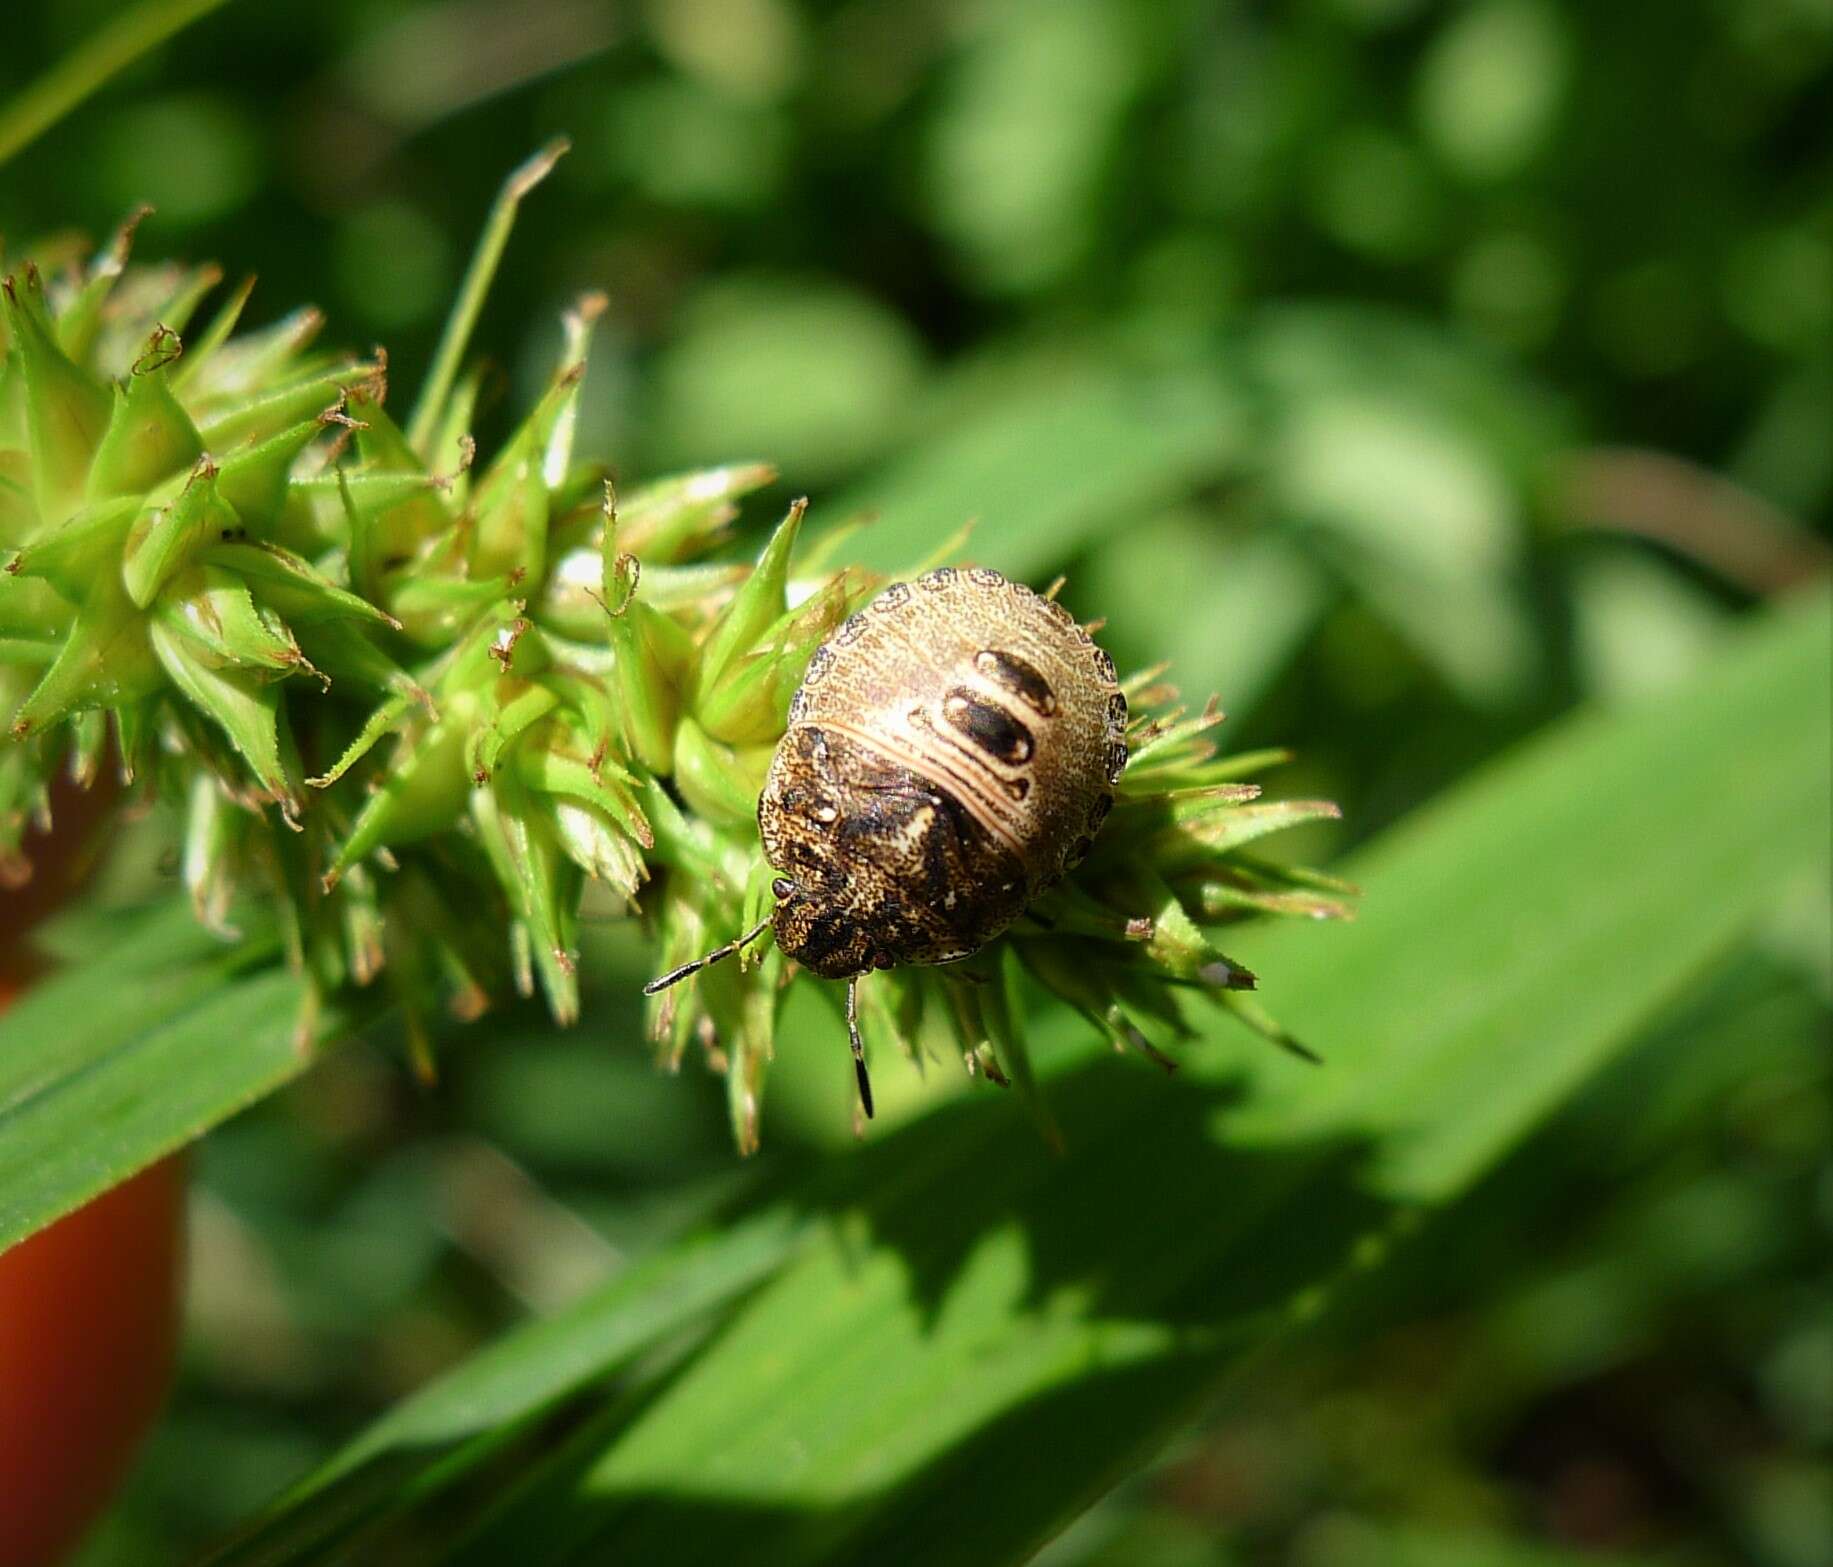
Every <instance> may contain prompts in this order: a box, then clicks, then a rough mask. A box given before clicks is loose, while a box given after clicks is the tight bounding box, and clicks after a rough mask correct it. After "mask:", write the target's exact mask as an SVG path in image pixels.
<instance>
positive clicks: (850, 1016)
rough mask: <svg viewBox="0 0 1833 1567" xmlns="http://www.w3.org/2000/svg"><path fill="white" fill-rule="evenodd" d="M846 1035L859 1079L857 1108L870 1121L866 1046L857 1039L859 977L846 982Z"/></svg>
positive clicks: (869, 1088)
mask: <svg viewBox="0 0 1833 1567" xmlns="http://www.w3.org/2000/svg"><path fill="white" fill-rule="evenodd" d="M846 1034H847V1038H848V1040H850V1041H851V1043H852V1046H853V1075H854V1076H855V1077H857V1078H858V1079H859V1107H860V1109H862V1110H864V1111H865V1113H866V1119H867V1120H868V1121H869V1120H871V1119H872V1079H871V1078H870V1077H868V1076H867V1075H866V1046H865V1041H864V1040H862V1039H861V1038H860V1037H859V976H858V975H857V974H855V975H854V976H853V977H852V978H851V979H849V980H848V981H847V982H846Z"/></svg>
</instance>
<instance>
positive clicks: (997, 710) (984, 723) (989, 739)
mask: <svg viewBox="0 0 1833 1567" xmlns="http://www.w3.org/2000/svg"><path fill="white" fill-rule="evenodd" d="M942 717H943V718H944V719H945V720H947V722H948V726H949V727H950V728H951V729H953V730H954V731H955V732H956V733H957V734H959V735H962V736H963V737H965V738H966V739H968V740H971V741H972V742H973V743H974V744H975V745H977V746H978V747H979V748H980V749H981V750H982V751H984V752H986V754H987V755H988V756H990V757H992V758H993V760H994V761H997V762H1007V763H1013V764H1016V763H1019V762H1028V761H1030V760H1031V757H1032V754H1033V753H1034V752H1035V751H1036V749H1037V744H1036V742H1035V741H1034V740H1033V739H1032V738H1031V731H1030V730H1029V729H1027V728H1026V727H1025V726H1024V725H1023V724H1021V723H1020V722H1019V721H1018V720H1017V719H1016V718H1014V717H1013V716H1012V715H1011V714H1010V713H1008V712H1007V711H1006V710H1005V709H1004V708H1002V707H995V706H994V705H993V704H992V703H991V702H983V701H982V700H981V699H980V698H979V697H978V696H976V695H975V694H974V693H973V692H972V691H966V690H963V689H962V688H961V687H960V686H957V687H955V689H954V690H952V691H950V692H949V693H948V695H947V696H945V697H944V698H943V699H942Z"/></svg>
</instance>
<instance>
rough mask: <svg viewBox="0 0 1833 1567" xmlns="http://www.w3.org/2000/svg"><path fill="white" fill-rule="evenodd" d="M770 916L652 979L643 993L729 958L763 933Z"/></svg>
mask: <svg viewBox="0 0 1833 1567" xmlns="http://www.w3.org/2000/svg"><path fill="white" fill-rule="evenodd" d="M770 919H771V916H770V915H769V914H766V915H765V916H764V917H763V918H762V919H761V920H759V921H758V922H757V923H756V924H755V925H753V926H752V927H751V928H750V929H749V930H748V931H746V932H745V933H744V935H742V936H740V937H739V938H738V939H737V940H736V941H728V942H727V943H726V944H725V945H724V946H723V947H715V948H714V949H713V950H712V951H711V952H709V953H707V954H706V956H705V957H699V958H695V959H694V961H693V962H692V963H683V964H682V965H681V967H680V968H677V969H670V970H669V971H668V972H667V973H666V974H663V975H661V976H660V977H658V978H656V979H652V980H651V981H650V982H649V983H648V984H647V985H645V986H644V987H643V994H644V995H646V996H653V995H654V994H655V993H656V992H657V991H658V990H666V989H668V987H669V986H670V985H674V984H679V983H680V981H682V980H684V979H686V978H687V976H688V975H689V974H698V973H699V972H700V971H701V970H702V969H703V968H705V967H706V966H707V965H708V964H709V963H717V962H718V961H719V960H720V959H721V958H729V957H731V956H732V954H733V953H734V952H736V951H738V949H739V948H740V947H743V946H747V945H749V944H750V943H751V942H753V941H756V940H757V938H758V937H759V936H761V935H763V933H764V931H765V929H766V928H767V927H768V926H769V924H770Z"/></svg>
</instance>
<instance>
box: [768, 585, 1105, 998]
mask: <svg viewBox="0 0 1833 1567" xmlns="http://www.w3.org/2000/svg"><path fill="white" fill-rule="evenodd" d="M1126 723H1127V706H1126V698H1125V697H1124V696H1123V695H1122V694H1121V692H1120V688H1119V685H1118V684H1117V682H1116V680H1115V675H1114V664H1113V660H1111V659H1110V658H1109V657H1108V656H1107V654H1106V653H1104V652H1103V651H1102V650H1101V649H1100V648H1099V647H1097V646H1096V645H1095V643H1094V641H1093V640H1092V639H1091V638H1090V636H1089V634H1088V633H1087V632H1086V631H1085V630H1083V628H1082V627H1081V626H1079V625H1077V624H1076V622H1075V620H1074V619H1073V618H1072V617H1071V615H1070V614H1069V612H1068V611H1067V610H1066V609H1064V608H1063V607H1062V605H1060V604H1057V603H1055V602H1054V601H1053V600H1050V599H1045V598H1041V597H1039V596H1038V595H1037V594H1035V593H1033V592H1032V591H1031V590H1030V589H1029V588H1027V587H1024V586H1022V585H1021V584H1019V583H1015V582H1010V581H1008V580H1007V579H1006V578H1004V577H1002V576H1001V575H1000V574H999V573H998V572H996V571H991V570H988V569H986V568H984V567H981V568H975V569H972V570H954V569H951V568H947V567H945V568H943V569H941V570H938V571H932V572H930V573H928V574H927V575H925V576H923V577H920V578H918V579H917V580H916V581H915V582H913V583H897V584H894V585H893V586H891V587H889V588H887V589H885V591H884V592H883V593H881V594H879V596H878V597H877V598H876V599H874V600H873V601H872V602H871V603H870V604H869V605H867V606H866V608H865V609H863V610H861V611H860V612H859V613H858V614H857V615H854V616H853V617H852V618H851V619H850V620H848V621H847V622H846V623H845V624H844V625H842V626H841V627H840V628H839V630H838V631H837V632H836V633H835V634H834V636H833V637H832V638H831V639H830V641H829V642H828V643H827V645H826V646H824V647H822V648H821V649H820V650H819V651H818V652H817V653H816V654H815V656H814V657H813V659H812V660H810V662H809V666H808V673H807V675H806V677H805V679H804V681H803V684H802V687H801V689H800V690H799V691H798V692H797V693H796V696H795V699H794V701H793V702H792V703H791V705H790V710H789V730H788V733H787V734H785V735H784V737H783V740H782V743H781V744H780V745H779V746H778V747H777V752H776V756H775V757H774V759H773V760H772V763H771V767H770V773H769V777H768V778H767V780H766V781H765V784H764V790H763V794H762V797H761V798H760V799H759V801H758V811H757V819H758V828H759V830H760V832H761V833H762V836H763V844H764V854H765V856H766V858H767V859H768V860H769V861H770V863H771V865H772V866H773V867H774V868H775V869H776V870H777V871H779V872H781V878H780V880H779V882H778V884H777V893H778V899H779V901H778V903H777V906H776V911H775V914H774V916H773V918H772V925H773V927H774V930H775V934H776V940H777V944H778V945H779V946H780V947H781V948H782V950H783V951H784V952H785V953H786V954H787V955H788V956H789V957H792V958H794V959H795V960H796V961H797V962H798V963H800V964H802V966H803V967H805V968H807V969H808V970H810V971H811V972H812V973H815V974H820V975H823V976H825V977H827V978H830V979H844V978H850V977H852V976H854V975H858V974H861V973H865V972H867V971H869V970H871V969H875V968H892V967H895V966H897V965H899V964H903V963H947V962H951V961H953V960H955V959H958V958H963V957H966V956H968V955H969V954H971V953H973V952H974V951H976V950H977V949H978V948H980V947H981V946H983V945H985V944H986V943H987V942H988V941H990V940H991V939H992V938H993V937H995V936H997V935H998V934H999V933H1000V932H1001V931H1003V930H1004V929H1005V928H1006V927H1007V926H1008V925H1010V924H1011V923H1012V922H1013V920H1015V919H1017V918H1018V916H1019V915H1020V914H1021V913H1023V912H1024V909H1025V906H1026V905H1027V904H1028V903H1030V902H1031V900H1032V899H1033V898H1035V897H1036V896H1037V895H1038V894H1039V893H1041V892H1043V891H1044V890H1046V889H1047V888H1049V887H1051V886H1052V885H1054V884H1055V883H1056V882H1057V881H1058V880H1059V879H1060V878H1061V877H1062V875H1063V873H1064V872H1065V871H1066V870H1069V869H1071V868H1073V867H1074V866H1075V865H1076V864H1077V863H1078V862H1079V861H1080V860H1081V859H1082V857H1083V856H1084V855H1085V854H1087V852H1088V849H1089V845H1090V841H1091V840H1092V838H1093V837H1094V835H1095V833H1096V832H1097V831H1099V829H1100V827H1101V823H1102V820H1103V819H1104V818H1105V817H1106V815H1107V813H1108V810H1109V808H1110V807H1111V806H1112V805H1113V803H1114V795H1113V788H1114V785H1115V784H1117V783H1118V782H1119V780H1120V774H1121V769H1122V768H1124V767H1125V765H1126V754H1127V753H1126V740H1125V735H1126Z"/></svg>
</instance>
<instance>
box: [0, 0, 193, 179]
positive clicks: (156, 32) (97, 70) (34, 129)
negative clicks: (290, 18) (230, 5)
mask: <svg viewBox="0 0 1833 1567" xmlns="http://www.w3.org/2000/svg"><path fill="white" fill-rule="evenodd" d="M224 3H225V0H141V3H140V4H139V5H136V6H130V7H129V8H128V9H127V10H125V11H123V12H122V13H121V14H120V15H119V16H117V17H115V19H114V20H113V21H111V22H109V23H107V24H106V25H104V26H103V27H102V28H101V29H100V30H99V31H98V32H96V33H94V34H92V35H91V36H90V37H89V38H88V39H86V40H85V41H84V42H83V43H81V44H79V45H78V46H77V47H76V48H75V49H73V50H72V51H71V52H70V53H69V54H67V55H65V56H64V58H63V59H61V60H59V61H58V62H57V64H56V65H54V66H52V67H51V69H50V70H48V71H46V72H45V73H44V75H42V76H41V77H39V78H38V80H37V81H35V82H33V83H32V85H31V86H29V87H27V88H26V89H25V91H24V92H22V93H19V94H17V95H16V96H15V97H14V98H13V100H12V101H11V102H10V103H8V104H5V105H4V106H0V163H5V162H6V161H7V160H8V159H10V158H11V157H13V155H14V154H15V153H17V152H19V151H20V150H21V149H23V148H25V147H27V146H29V145H30V144H31V143H32V142H34V141H36V140H37V139H38V138H39V137H40V136H42V135H43V134H44V133H45V132H46V131H48V130H49V129H50V128H51V127H52V126H53V125H55V124H56V123H57V122H58V121H59V120H61V119H62V118H63V117H64V116H65V115H66V114H68V113H69V112H70V111H71V110H72V109H74V108H75V107H76V106H77V105H78V104H79V103H81V102H82V101H83V100H84V99H85V98H87V97H88V96H89V95H90V94H91V93H92V92H94V91H95V90H96V89H97V88H98V87H100V86H101V85H102V84H103V83H104V82H106V81H107V80H108V79H109V78H110V77H111V76H114V75H116V74H118V73H119V72H121V71H123V70H125V69H126V68H127V67H128V66H130V65H132V64H133V63H134V61H136V60H137V59H139V58H140V56H141V55H143V54H145V53H146V52H147V51H148V50H150V49H156V48H158V47H159V45H160V44H162V43H164V42H165V41H166V39H168V38H170V37H171V36H172V35H173V34H174V33H176V32H178V31H179V30H180V29H181V28H184V27H188V26H190V24H191V23H193V22H195V21H196V20H197V19H198V18H199V17H202V16H207V15H209V13H210V12H212V11H214V10H216V9H217V8H218V7H219V6H221V5H223V4H224Z"/></svg>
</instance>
